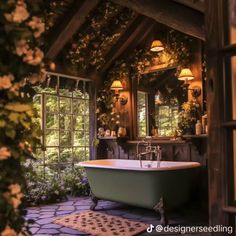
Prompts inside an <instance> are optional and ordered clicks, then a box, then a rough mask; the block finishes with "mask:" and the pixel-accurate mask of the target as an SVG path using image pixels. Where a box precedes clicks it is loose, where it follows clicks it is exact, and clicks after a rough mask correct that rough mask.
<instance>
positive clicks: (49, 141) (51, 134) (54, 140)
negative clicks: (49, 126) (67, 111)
mask: <svg viewBox="0 0 236 236" xmlns="http://www.w3.org/2000/svg"><path fill="white" fill-rule="evenodd" d="M45 139H46V146H58V145H59V132H58V131H52V130H47V131H46V137H45Z"/></svg>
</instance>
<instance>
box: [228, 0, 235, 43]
mask: <svg viewBox="0 0 236 236" xmlns="http://www.w3.org/2000/svg"><path fill="white" fill-rule="evenodd" d="M229 2H230V4H229V21H230V43H231V44H233V43H236V0H230V1H229Z"/></svg>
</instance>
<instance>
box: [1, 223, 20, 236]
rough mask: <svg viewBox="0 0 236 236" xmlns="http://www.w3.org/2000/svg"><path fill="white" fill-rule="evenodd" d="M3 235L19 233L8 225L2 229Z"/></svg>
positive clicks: (11, 235) (13, 235)
mask: <svg viewBox="0 0 236 236" xmlns="http://www.w3.org/2000/svg"><path fill="white" fill-rule="evenodd" d="M1 236H17V233H16V231H15V230H13V229H11V228H10V227H9V226H8V225H7V226H6V227H5V229H4V230H3V231H2V233H1Z"/></svg>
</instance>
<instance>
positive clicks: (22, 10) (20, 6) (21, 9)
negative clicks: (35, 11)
mask: <svg viewBox="0 0 236 236" xmlns="http://www.w3.org/2000/svg"><path fill="white" fill-rule="evenodd" d="M4 16H5V18H6V19H7V20H8V21H10V22H15V23H21V22H23V21H25V20H26V19H27V18H28V17H29V12H28V11H27V6H26V4H25V2H24V0H18V1H17V4H16V8H15V10H14V11H13V12H11V13H6V14H4Z"/></svg>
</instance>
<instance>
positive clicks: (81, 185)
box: [63, 168, 90, 196]
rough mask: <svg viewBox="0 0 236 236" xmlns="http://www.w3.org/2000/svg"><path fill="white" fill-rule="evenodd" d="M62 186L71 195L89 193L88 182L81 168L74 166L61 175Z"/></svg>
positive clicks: (85, 194)
mask: <svg viewBox="0 0 236 236" xmlns="http://www.w3.org/2000/svg"><path fill="white" fill-rule="evenodd" d="M63 182H64V188H65V190H66V192H67V194H69V195H72V196H87V195H89V191H90V188H89V183H88V179H87V177H86V175H85V171H84V169H83V168H74V170H73V171H70V172H68V173H66V174H65V175H64V177H63Z"/></svg>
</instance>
